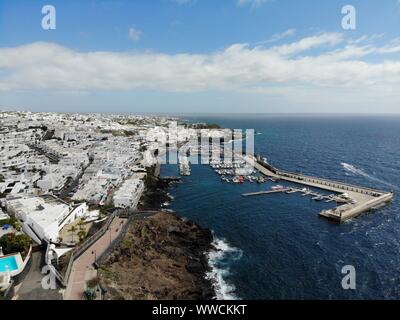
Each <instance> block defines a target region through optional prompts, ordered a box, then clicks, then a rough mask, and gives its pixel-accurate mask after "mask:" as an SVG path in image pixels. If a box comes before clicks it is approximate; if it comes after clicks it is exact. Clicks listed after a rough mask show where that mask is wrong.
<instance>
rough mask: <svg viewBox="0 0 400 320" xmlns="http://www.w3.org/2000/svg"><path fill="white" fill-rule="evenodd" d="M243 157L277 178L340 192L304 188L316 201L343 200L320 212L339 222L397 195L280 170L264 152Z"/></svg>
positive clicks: (255, 166)
mask: <svg viewBox="0 0 400 320" xmlns="http://www.w3.org/2000/svg"><path fill="white" fill-rule="evenodd" d="M243 159H244V160H245V161H246V163H247V164H249V165H251V166H254V168H255V169H257V170H258V171H259V172H260V173H262V174H264V175H265V176H268V177H271V178H273V179H278V180H283V181H286V182H291V183H295V184H298V185H303V186H306V187H313V188H317V189H320V190H325V191H330V192H334V193H335V194H336V195H330V196H323V195H321V194H318V193H315V192H312V191H309V190H307V189H302V190H303V195H304V196H308V195H311V196H313V198H312V199H313V200H315V201H322V200H326V201H327V202H333V201H336V202H337V203H338V204H340V205H338V206H337V207H336V208H334V209H329V210H323V211H321V212H320V213H319V215H320V216H321V217H325V218H328V219H331V220H334V221H337V222H343V221H346V220H348V219H351V218H354V217H356V216H359V215H361V214H363V213H365V212H368V211H371V210H374V209H377V208H380V207H381V206H384V205H387V204H388V203H390V202H391V200H392V199H393V192H387V191H382V190H375V189H371V188H366V187H361V186H355V185H352V184H347V183H343V182H338V181H333V180H328V179H320V178H316V177H312V176H306V175H303V174H298V173H291V172H287V171H283V170H278V169H277V168H275V167H273V166H272V165H270V164H269V163H268V162H267V160H266V159H265V158H264V159H262V158H261V157H260V156H258V157H256V158H255V157H252V156H244V157H243ZM292 190H294V189H292ZM281 192H283V191H281Z"/></svg>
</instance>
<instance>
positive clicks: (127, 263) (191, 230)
mask: <svg viewBox="0 0 400 320" xmlns="http://www.w3.org/2000/svg"><path fill="white" fill-rule="evenodd" d="M212 240H213V237H212V234H211V232H210V231H209V230H205V229H202V228H201V227H199V226H198V225H196V224H194V223H192V222H184V221H183V220H182V219H180V218H179V217H177V216H176V215H174V214H170V213H158V214H156V215H154V216H152V217H150V218H147V219H144V220H141V221H137V222H135V223H133V224H132V225H131V226H130V228H129V231H128V232H127V234H126V236H125V238H124V239H123V240H122V242H121V245H120V246H119V248H117V250H115V252H114V253H113V254H112V255H111V256H110V258H109V259H108V262H107V263H106V264H105V265H103V266H102V267H101V268H100V276H101V277H102V279H103V282H104V286H105V287H106V288H107V297H106V298H107V299H161V300H163V299H213V298H214V296H215V293H214V290H213V286H212V283H211V281H210V280H208V279H206V277H205V276H206V273H207V272H208V271H209V266H208V262H207V252H208V251H209V250H210V249H211V243H212Z"/></svg>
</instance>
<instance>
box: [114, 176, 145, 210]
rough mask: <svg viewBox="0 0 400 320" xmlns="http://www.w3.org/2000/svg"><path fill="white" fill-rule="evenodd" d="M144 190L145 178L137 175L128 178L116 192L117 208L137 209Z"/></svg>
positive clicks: (115, 202)
mask: <svg viewBox="0 0 400 320" xmlns="http://www.w3.org/2000/svg"><path fill="white" fill-rule="evenodd" d="M143 190H144V183H143V180H141V179H139V178H138V177H137V176H136V175H135V177H134V178H131V179H128V180H126V181H125V182H124V183H123V184H122V186H121V187H120V188H119V189H118V190H117V191H116V192H115V194H114V198H113V200H114V206H115V207H117V208H130V209H136V207H137V205H138V203H139V200H140V197H141V196H142V193H143Z"/></svg>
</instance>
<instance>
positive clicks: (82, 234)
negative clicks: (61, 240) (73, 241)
mask: <svg viewBox="0 0 400 320" xmlns="http://www.w3.org/2000/svg"><path fill="white" fill-rule="evenodd" d="M78 237H79V241H82V240H83V239H85V237H86V231H85V230H79V232H78Z"/></svg>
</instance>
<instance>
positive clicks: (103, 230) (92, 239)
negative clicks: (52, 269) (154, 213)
mask: <svg viewBox="0 0 400 320" xmlns="http://www.w3.org/2000/svg"><path fill="white" fill-rule="evenodd" d="M115 216H116V214H115V213H113V214H112V215H111V216H110V217H109V219H108V220H107V222H106V223H105V224H104V226H102V227H101V228H100V229H99V230H98V231H97V232H96V233H95V234H94V235H92V236H91V237H90V238H88V239H87V240H86V241H85V242H84V243H82V244H81V245H80V246H77V247H76V248H75V249H74V250H73V252H72V254H71V257H70V259H69V263H68V267H67V271H66V272H65V276H64V279H63V281H62V283H63V285H64V286H67V285H68V282H69V277H70V276H71V272H72V266H73V264H74V261H75V260H76V259H78V258H79V257H80V256H81V254H82V253H83V252H85V251H86V250H87V249H88V248H89V247H90V246H92V245H93V244H94V243H95V242H96V241H97V240H99V239H100V238H101V237H102V236H103V235H104V234H105V233H106V232H107V230H108V228H109V227H110V225H111V223H112V222H113V220H114V218H115Z"/></svg>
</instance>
